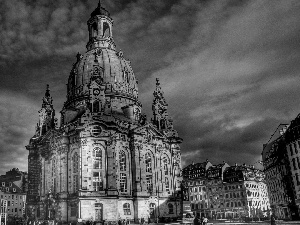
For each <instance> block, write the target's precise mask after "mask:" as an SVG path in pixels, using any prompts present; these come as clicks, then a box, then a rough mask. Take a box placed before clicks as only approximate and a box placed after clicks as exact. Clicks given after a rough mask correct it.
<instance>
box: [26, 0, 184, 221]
mask: <svg viewBox="0 0 300 225" xmlns="http://www.w3.org/2000/svg"><path fill="white" fill-rule="evenodd" d="M87 25H88V32H89V40H88V43H87V45H86V48H87V51H86V52H85V53H84V54H79V53H78V54H77V57H76V58H77V59H76V62H75V63H74V64H73V67H72V69H71V72H70V75H69V78H68V83H67V99H66V101H65V103H64V105H63V108H62V110H61V112H60V113H61V121H60V123H59V125H58V123H57V121H56V119H55V110H54V108H53V100H52V97H51V94H50V90H49V86H47V89H46V93H45V96H44V97H43V100H42V107H41V109H40V110H39V112H38V113H39V119H38V123H37V126H36V131H35V134H34V136H33V137H32V138H31V139H30V141H29V144H28V145H27V146H26V149H27V150H28V151H29V155H28V181H29V182H28V196H27V212H26V214H27V216H28V217H29V219H31V220H55V221H58V222H62V223H71V222H86V221H103V220H105V221H116V220H119V219H122V220H123V219H127V220H131V221H135V222H138V221H139V220H141V219H142V218H144V219H145V220H146V221H148V220H149V219H150V220H152V221H154V220H156V219H159V218H169V219H170V218H171V219H172V218H175V217H178V216H180V214H181V213H182V209H181V196H180V183H181V181H182V178H181V173H180V171H181V153H180V143H181V142H182V139H181V138H180V137H179V136H178V133H177V131H176V130H175V129H174V128H173V120H172V119H171V118H170V116H169V115H168V104H167V102H166V100H165V98H164V94H163V91H162V88H161V85H160V82H159V80H158V79H157V80H156V89H155V90H154V93H153V95H154V96H153V97H154V99H153V103H152V110H153V118H152V119H151V120H147V118H146V116H145V114H142V104H141V102H140V101H139V100H138V82H137V80H136V78H135V75H134V73H133V70H132V68H131V65H130V62H129V61H128V60H127V59H125V58H124V56H123V53H122V52H121V51H117V50H116V45H115V43H114V40H113V35H112V26H113V20H112V18H111V17H110V14H109V12H108V11H107V10H106V9H104V8H103V7H102V6H101V4H100V3H99V4H98V7H97V8H96V9H95V10H94V11H93V12H92V13H91V17H90V18H89V20H88V22H87Z"/></svg>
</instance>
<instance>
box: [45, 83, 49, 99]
mask: <svg viewBox="0 0 300 225" xmlns="http://www.w3.org/2000/svg"><path fill="white" fill-rule="evenodd" d="M45 97H50V90H49V84H47V86H46V93H45Z"/></svg>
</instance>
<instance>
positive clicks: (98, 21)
mask: <svg viewBox="0 0 300 225" xmlns="http://www.w3.org/2000/svg"><path fill="white" fill-rule="evenodd" d="M87 25H88V30H89V41H88V43H87V45H86V48H87V50H88V51H89V50H91V49H93V48H98V47H102V48H111V49H115V43H114V41H113V37H112V26H113V19H112V18H111V17H110V14H109V12H108V11H107V10H106V9H105V8H103V7H102V6H101V2H100V0H99V3H98V6H97V8H96V9H95V10H94V11H93V12H92V13H91V17H90V19H89V20H88V21H87Z"/></svg>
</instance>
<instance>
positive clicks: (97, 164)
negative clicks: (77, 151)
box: [93, 148, 102, 169]
mask: <svg viewBox="0 0 300 225" xmlns="http://www.w3.org/2000/svg"><path fill="white" fill-rule="evenodd" d="M93 153H94V154H93V157H94V163H93V168H94V169H102V151H101V149H100V148H95V149H94V152H93Z"/></svg>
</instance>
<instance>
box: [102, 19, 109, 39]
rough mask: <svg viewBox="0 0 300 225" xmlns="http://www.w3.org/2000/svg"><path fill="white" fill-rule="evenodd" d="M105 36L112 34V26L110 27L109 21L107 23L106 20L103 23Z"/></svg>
mask: <svg viewBox="0 0 300 225" xmlns="http://www.w3.org/2000/svg"><path fill="white" fill-rule="evenodd" d="M103 36H104V37H109V36H110V27H109V25H108V23H106V22H104V23H103Z"/></svg>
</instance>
